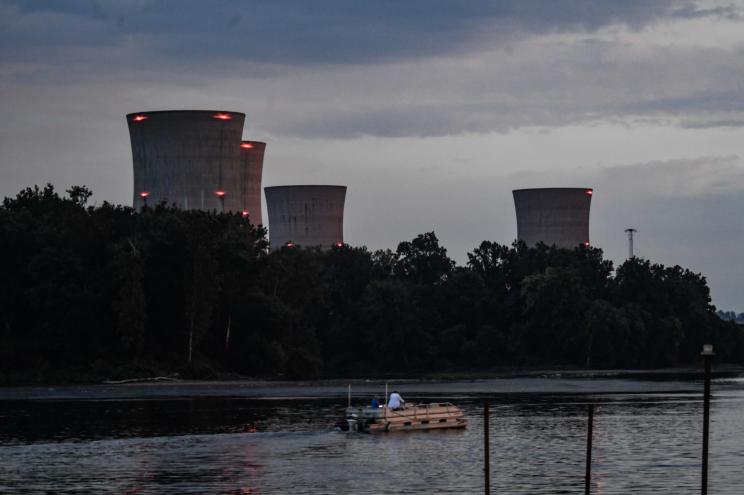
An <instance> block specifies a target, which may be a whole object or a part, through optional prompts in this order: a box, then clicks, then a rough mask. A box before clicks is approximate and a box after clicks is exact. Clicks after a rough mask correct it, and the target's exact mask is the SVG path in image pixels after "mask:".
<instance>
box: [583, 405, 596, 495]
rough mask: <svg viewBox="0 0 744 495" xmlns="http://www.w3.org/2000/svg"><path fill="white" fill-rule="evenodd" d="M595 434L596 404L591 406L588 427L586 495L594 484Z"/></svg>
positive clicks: (585, 476)
mask: <svg viewBox="0 0 744 495" xmlns="http://www.w3.org/2000/svg"><path fill="white" fill-rule="evenodd" d="M593 434H594V404H589V418H588V421H587V426H586V471H585V473H584V495H589V493H591V483H592V437H593Z"/></svg>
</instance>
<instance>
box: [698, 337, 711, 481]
mask: <svg viewBox="0 0 744 495" xmlns="http://www.w3.org/2000/svg"><path fill="white" fill-rule="evenodd" d="M701 355H702V356H703V361H704V364H705V388H704V392H703V473H702V479H701V488H700V493H702V494H703V495H707V494H708V435H709V433H710V427H709V424H710V360H711V358H713V346H712V345H704V346H703V352H702V353H701Z"/></svg>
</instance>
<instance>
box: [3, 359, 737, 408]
mask: <svg viewBox="0 0 744 495" xmlns="http://www.w3.org/2000/svg"><path fill="white" fill-rule="evenodd" d="M700 379H701V373H700V371H699V370H694V369H691V368H674V369H664V370H598V371H596V372H589V371H586V370H560V371H559V370H529V371H527V370H521V371H519V372H514V373H502V374H500V375H499V376H491V377H482V376H481V377H475V376H470V377H456V378H455V377H449V378H442V377H436V378H434V377H408V378H390V377H382V378H374V379H372V378H366V379H360V378H353V379H352V378H333V379H323V380H306V381H289V380H256V379H241V380H219V381H215V380H179V381H172V380H171V381H143V382H127V383H119V384H112V383H98V384H86V385H44V386H38V385H37V386H14V387H0V400H141V399H178V398H198V397H222V398H231V397H232V398H251V399H287V400H295V399H334V400H335V399H343V398H345V397H346V395H347V392H348V387H349V385H351V391H352V397H354V398H355V400H361V399H363V400H364V401H366V400H368V399H369V398H370V397H378V398H381V397H382V396H383V395H384V393H385V389H386V385H387V386H388V388H390V387H395V388H396V389H397V390H399V391H400V392H401V393H403V394H404V396H407V397H410V398H416V399H417V400H422V399H440V400H441V399H449V400H455V399H456V398H458V397H460V396H462V395H463V394H467V395H473V394H475V395H479V396H483V397H489V396H499V395H509V394H511V395H520V394H534V393H540V394H544V393H553V394H567V393H570V394H638V393H698V392H699V391H700ZM742 379H744V369H742V368H741V367H736V368H734V367H731V368H726V369H719V370H716V372H715V373H714V380H716V381H717V383H719V384H720V385H721V386H728V384H735V385H736V386H740V385H741V380H742Z"/></svg>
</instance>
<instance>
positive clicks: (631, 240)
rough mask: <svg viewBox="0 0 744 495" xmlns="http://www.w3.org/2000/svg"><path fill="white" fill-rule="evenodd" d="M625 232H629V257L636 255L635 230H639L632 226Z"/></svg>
mask: <svg viewBox="0 0 744 495" xmlns="http://www.w3.org/2000/svg"><path fill="white" fill-rule="evenodd" d="M625 232H627V233H628V257H629V258H632V257H633V256H635V255H634V254H633V232H638V231H637V230H636V229H634V228H632V227H631V228H629V229H625Z"/></svg>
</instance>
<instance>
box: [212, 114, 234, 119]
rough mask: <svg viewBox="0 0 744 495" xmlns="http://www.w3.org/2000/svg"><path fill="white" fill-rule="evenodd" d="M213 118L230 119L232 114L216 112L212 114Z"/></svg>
mask: <svg viewBox="0 0 744 495" xmlns="http://www.w3.org/2000/svg"><path fill="white" fill-rule="evenodd" d="M212 117H213V118H215V119H219V120H230V119H232V115H230V114H229V113H216V114H214V115H212Z"/></svg>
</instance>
